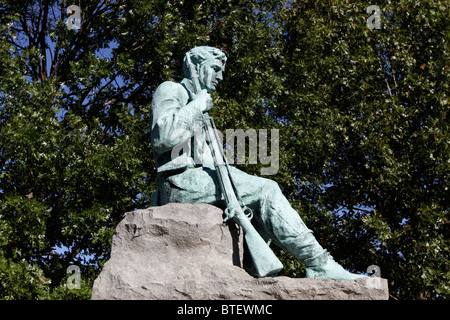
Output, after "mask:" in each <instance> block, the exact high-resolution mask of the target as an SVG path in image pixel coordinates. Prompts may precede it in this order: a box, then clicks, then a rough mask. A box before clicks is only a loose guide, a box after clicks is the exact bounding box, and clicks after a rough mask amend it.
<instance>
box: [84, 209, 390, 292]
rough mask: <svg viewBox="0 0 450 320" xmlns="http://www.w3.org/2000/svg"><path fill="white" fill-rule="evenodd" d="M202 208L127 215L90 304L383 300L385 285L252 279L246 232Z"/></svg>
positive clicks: (365, 281)
mask: <svg viewBox="0 0 450 320" xmlns="http://www.w3.org/2000/svg"><path fill="white" fill-rule="evenodd" d="M222 213H223V212H222V210H220V209H218V208H216V207H214V206H211V205H206V204H168V205H165V206H161V207H152V208H149V209H145V210H137V211H133V212H128V213H127V214H126V215H125V218H124V219H123V220H122V221H121V222H120V224H119V225H118V226H117V228H116V231H115V233H114V236H113V239H112V248H111V258H110V259H109V260H108V261H107V262H106V263H105V265H104V268H103V270H102V272H101V273H100V275H99V277H98V278H97V279H96V280H95V282H94V287H93V290H92V299H94V300H98V299H133V300H136V299H157V300H163V299H164V300H166V299H178V300H180V299H195V300H197V299H198V300H200V299H201V300H211V299H236V300H241V299H253V300H260V299H264V300H272V299H286V300H288V299H289V300H292V299H297V300H324V299H325V300H355V299H356V300H359V299H361V300H367V299H369V300H373V299H376V300H386V299H388V295H389V294H388V286H387V280H386V279H382V278H361V279H357V280H339V281H338V280H330V279H307V278H302V279H294V278H288V277H267V278H259V279H257V278H254V277H252V276H251V275H249V274H248V273H247V272H246V271H245V270H244V269H243V268H242V267H241V265H242V257H243V245H242V244H243V235H242V232H241V230H240V228H238V227H236V226H235V225H234V224H231V225H225V224H223V223H222Z"/></svg>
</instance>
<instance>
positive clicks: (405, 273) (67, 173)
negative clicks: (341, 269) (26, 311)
mask: <svg viewBox="0 0 450 320" xmlns="http://www.w3.org/2000/svg"><path fill="white" fill-rule="evenodd" d="M70 4H72V2H70V1H63V2H60V1H53V0H45V1H44V0H35V1H31V0H30V1H21V2H17V1H2V3H1V4H0V23H1V25H0V35H1V37H0V39H1V40H0V139H1V143H0V284H1V287H0V296H1V297H2V298H5V299H86V298H89V295H90V287H91V286H92V283H93V279H95V277H96V276H97V275H98V273H99V272H100V270H101V267H102V266H103V263H104V262H105V260H106V259H107V256H108V254H109V248H110V241H111V236H112V234H113V231H114V228H115V226H116V225H117V223H118V222H119V221H120V220H121V217H122V215H123V213H125V212H127V211H130V210H133V209H135V208H144V207H148V206H149V205H150V197H151V194H152V192H153V191H154V190H155V189H156V176H155V168H154V163H153V157H152V154H151V145H150V132H149V130H150V119H149V106H150V103H151V97H152V93H153V91H154V90H155V89H156V87H157V86H158V85H159V84H160V83H161V82H162V81H164V80H174V81H179V80H181V79H182V77H183V75H182V67H181V64H182V59H183V56H184V54H185V52H186V51H187V50H189V49H190V48H191V47H193V46H195V45H211V46H216V47H218V48H221V49H222V50H224V51H225V52H226V53H227V55H228V57H229V59H228V62H227V66H226V72H225V79H224V81H223V82H222V83H221V85H220V87H219V89H218V92H217V93H215V94H214V96H213V98H214V103H215V107H214V109H212V110H211V113H212V115H213V116H214V117H215V118H216V119H220V121H216V122H217V125H218V127H219V129H220V130H222V132H225V129H233V128H236V129H237V128H240V129H244V130H246V129H248V128H254V129H260V128H266V129H271V128H277V129H279V130H280V169H279V171H278V173H277V175H275V176H271V177H270V178H272V179H274V180H276V181H277V182H278V183H279V185H280V186H281V188H282V189H283V191H284V193H285V194H286V196H287V197H288V198H289V200H290V201H291V203H292V205H293V207H294V208H296V209H297V210H298V212H299V213H300V215H301V216H302V218H303V219H304V220H305V221H306V223H307V225H308V226H309V227H310V228H311V229H312V230H313V231H314V233H315V235H316V237H317V238H318V239H319V241H320V242H321V243H323V244H324V245H325V246H326V247H327V249H328V250H329V251H330V252H331V253H332V254H333V256H334V257H335V258H336V259H337V260H338V261H339V262H341V263H343V264H344V266H345V267H346V268H348V269H350V270H352V271H359V272H364V271H366V268H367V267H368V266H369V265H373V264H375V265H378V266H379V267H380V269H381V274H382V276H383V277H385V278H387V279H388V280H389V285H390V291H391V296H392V297H393V298H398V299H437V298H439V299H445V298H448V296H449V292H450V289H449V288H448V283H449V277H450V271H449V256H448V253H449V240H448V239H449V230H450V229H449V226H450V224H449V203H448V199H447V198H448V197H446V195H447V194H448V186H449V176H450V162H449V160H448V159H450V154H449V147H448V145H449V123H450V121H449V115H448V109H449V97H448V93H449V72H448V67H449V65H448V63H449V62H448V61H449V60H448V57H449V50H448V46H449V37H448V35H449V34H450V30H449V22H448V17H447V15H448V4H447V3H446V2H445V1H437V0H427V1H421V2H420V3H418V2H415V1H409V0H400V1H396V2H395V3H394V2H392V1H378V2H377V3H376V4H377V5H378V6H379V7H380V9H381V10H382V21H381V22H382V24H381V29H379V30H377V29H374V30H370V29H369V28H368V27H367V26H366V21H367V19H368V17H369V14H367V12H366V8H367V6H368V4H367V2H363V1H351V2H350V1H344V0H328V1H320V2H318V1H309V0H306V1H305V0H302V1H296V0H292V1H285V2H280V1H275V0H273V1H272V0H262V1H254V0H231V1H230V0H212V1H208V2H205V1H200V0H186V1H175V0H170V1H162V0H161V1H160V0H146V1H129V0H113V1H79V2H78V3H76V4H77V5H79V6H80V7H81V11H82V24H81V29H79V30H69V29H68V28H67V26H66V24H65V20H66V19H67V14H65V9H64V8H67V7H68V6H69V5H70ZM61 13H62V14H61ZM242 168H243V169H244V170H245V171H247V172H249V173H253V174H259V165H242ZM277 253H278V254H279V256H280V257H281V259H282V260H283V262H284V264H285V267H286V268H285V270H284V274H286V275H289V276H303V275H304V270H303V266H302V265H301V264H300V263H298V262H297V261H295V260H293V259H292V257H290V256H289V255H287V254H286V253H285V252H283V251H277ZM72 264H74V265H78V266H80V267H81V283H82V286H81V289H72V290H70V289H68V288H67V286H66V281H67V277H68V274H67V273H66V269H67V267H68V266H69V265H72Z"/></svg>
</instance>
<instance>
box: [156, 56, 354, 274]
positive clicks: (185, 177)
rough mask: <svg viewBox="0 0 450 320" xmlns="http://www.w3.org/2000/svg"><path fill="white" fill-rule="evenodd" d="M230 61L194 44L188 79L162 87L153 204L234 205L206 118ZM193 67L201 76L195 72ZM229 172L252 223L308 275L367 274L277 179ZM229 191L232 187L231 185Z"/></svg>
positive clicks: (158, 103) (158, 99) (187, 67)
mask: <svg viewBox="0 0 450 320" xmlns="http://www.w3.org/2000/svg"><path fill="white" fill-rule="evenodd" d="M226 60H227V58H226V56H225V54H224V53H223V52H221V51H220V50H219V49H216V48H212V47H195V48H193V49H192V50H190V51H189V52H188V53H187V58H185V60H184V74H185V79H183V81H181V83H174V82H169V81H167V82H164V83H162V84H161V85H160V86H159V87H158V88H157V90H156V92H155V94H154V96H153V100H152V108H151V110H152V136H151V137H152V147H153V152H154V156H155V161H156V165H157V170H158V185H159V187H158V190H157V192H156V193H155V194H154V196H153V198H152V205H154V206H156V205H164V204H166V203H170V202H178V203H208V204H213V205H216V206H218V207H221V208H223V209H224V210H225V209H227V206H229V203H228V201H226V199H225V196H224V187H223V184H221V180H220V179H219V175H218V170H217V167H216V166H215V161H214V159H213V157H212V154H211V149H210V146H209V145H208V142H209V141H208V139H207V132H206V130H207V126H206V125H205V121H204V117H205V114H207V112H208V111H209V110H210V109H211V108H212V107H213V104H212V99H211V96H210V94H209V93H211V92H214V91H215V90H216V87H217V85H218V84H219V82H220V81H221V80H222V79H223V78H222V77H223V72H224V71H225V64H226ZM191 70H195V73H196V76H198V77H193V76H192V71H191ZM197 81H198V83H196V82H197ZM196 86H200V88H199V89H200V90H196V89H195V87H196ZM199 126H200V127H199ZM195 130H201V133H202V134H196V135H194V132H196V131H195ZM197 132H198V131H197ZM194 159H195V160H194ZM216 162H217V161H216ZM216 164H217V163H216ZM229 173H230V174H231V176H232V180H233V183H234V187H235V189H236V190H237V191H238V194H239V196H240V199H242V201H243V202H244V203H245V204H246V205H247V206H248V207H249V208H250V209H251V210H252V211H253V220H252V224H253V226H254V228H255V229H256V230H257V232H258V233H259V235H260V236H261V237H262V238H263V239H264V240H265V241H272V242H273V243H275V244H276V245H278V246H279V247H281V248H283V249H285V250H286V251H288V252H289V253H290V254H292V255H293V256H294V257H296V258H297V259H298V260H300V261H301V262H302V263H303V264H304V265H305V266H306V276H307V277H309V278H331V279H337V280H351V279H356V278H358V277H362V276H361V275H356V274H352V273H350V272H348V271H346V270H344V268H342V266H340V265H339V264H338V263H336V262H335V261H334V260H333V258H332V257H331V255H330V254H329V253H328V252H327V251H326V250H325V249H323V247H322V246H321V245H320V244H319V243H318V242H317V240H316V239H315V237H314V235H313V233H312V231H311V230H310V229H308V227H307V226H306V225H305V223H304V222H303V221H302V219H301V218H300V216H299V215H298V213H297V212H296V211H295V210H294V209H293V208H292V207H291V206H290V204H289V202H288V200H287V199H286V198H285V197H284V195H283V194H282V192H281V190H280V188H279V186H278V184H277V183H276V182H274V181H272V180H270V179H267V178H262V177H257V176H252V175H249V174H247V173H245V172H243V171H241V170H239V169H237V168H234V167H230V168H229ZM225 191H231V190H228V187H226V188H225ZM261 247H262V246H261ZM256 250H258V249H257V248H256ZM262 250H263V248H261V251H262Z"/></svg>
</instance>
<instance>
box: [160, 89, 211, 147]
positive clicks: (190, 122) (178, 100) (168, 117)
mask: <svg viewBox="0 0 450 320" xmlns="http://www.w3.org/2000/svg"><path fill="white" fill-rule="evenodd" d="M187 101H188V93H187V92H186V90H185V89H184V88H183V86H181V85H180V84H177V83H174V82H169V81H166V82H164V83H162V84H161V85H160V86H159V87H158V88H157V89H156V92H155V94H154V95H153V100H152V141H153V148H154V149H155V151H156V152H158V153H164V152H167V151H169V150H171V149H172V148H173V147H174V146H176V145H178V144H179V143H181V142H183V141H185V140H186V139H188V138H190V137H191V136H193V134H194V123H195V121H196V120H197V121H201V119H202V112H203V110H202V109H203V106H202V105H201V103H200V101H197V99H196V100H194V101H192V102H190V103H187Z"/></svg>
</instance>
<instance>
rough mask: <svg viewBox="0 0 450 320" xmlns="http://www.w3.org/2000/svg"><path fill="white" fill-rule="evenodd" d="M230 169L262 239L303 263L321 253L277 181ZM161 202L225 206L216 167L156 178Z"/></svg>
mask: <svg viewBox="0 0 450 320" xmlns="http://www.w3.org/2000/svg"><path fill="white" fill-rule="evenodd" d="M230 172H231V175H232V178H233V181H234V183H235V186H236V188H237V190H238V192H239V195H240V197H241V198H242V199H243V201H244V203H245V204H246V205H247V206H248V207H250V208H251V209H252V210H253V216H254V217H253V220H252V222H253V225H254V226H255V229H256V230H258V232H259V233H260V235H261V236H262V237H263V238H264V239H265V240H269V239H270V240H272V241H273V243H275V244H276V245H278V246H279V247H281V248H283V249H285V250H286V251H288V252H289V253H291V254H292V255H293V256H294V257H296V258H297V259H298V260H300V261H302V262H303V263H304V264H305V265H306V266H308V265H310V264H311V263H313V261H314V259H315V258H316V257H318V256H319V255H322V254H323V252H324V250H323V248H322V247H321V246H320V245H319V244H318V243H317V241H316V239H315V237H314V236H313V235H312V231H311V230H310V229H308V228H307V226H306V225H305V223H304V222H303V220H302V219H301V217H300V216H299V214H298V213H297V212H296V211H295V210H294V209H293V208H292V207H291V205H290V204H289V201H288V200H287V199H286V197H285V196H284V195H283V194H282V192H281V189H280V188H279V186H278V184H277V183H276V182H275V181H273V180H270V179H267V178H262V177H257V176H252V175H249V174H247V173H245V172H243V171H241V170H239V169H237V168H234V167H230ZM158 192H159V197H160V203H159V204H160V205H163V204H166V203H171V202H177V203H207V204H212V205H215V206H218V207H220V208H223V209H225V206H226V205H225V202H224V200H223V197H222V195H221V190H220V185H219V182H218V179H217V175H216V171H215V170H214V169H210V168H207V167H198V168H192V169H187V170H186V171H184V172H181V173H178V174H175V175H172V176H169V177H165V178H160V179H159V191H158Z"/></svg>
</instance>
